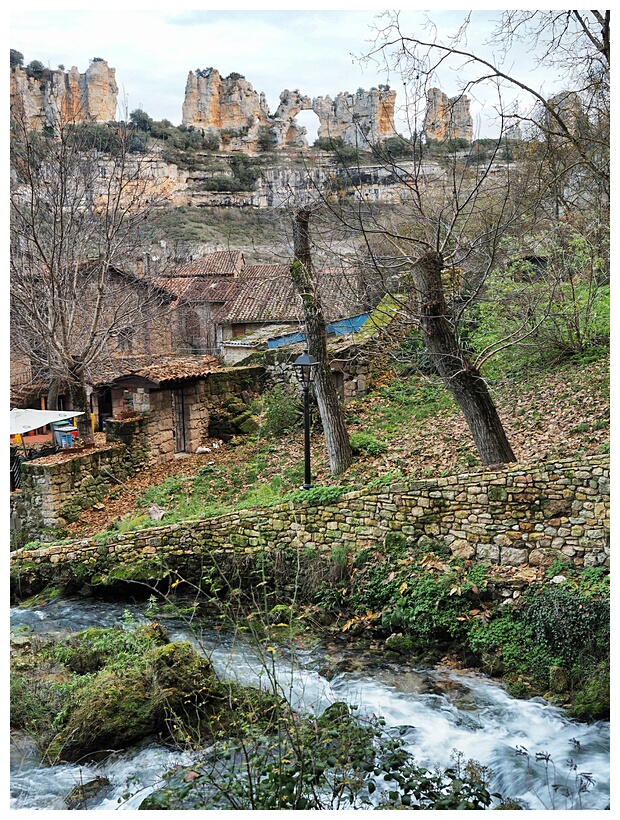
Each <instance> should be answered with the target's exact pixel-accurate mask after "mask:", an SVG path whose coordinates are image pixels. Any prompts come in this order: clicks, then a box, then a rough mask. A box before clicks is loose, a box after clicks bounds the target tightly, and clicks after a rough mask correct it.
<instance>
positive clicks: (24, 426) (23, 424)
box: [10, 409, 84, 436]
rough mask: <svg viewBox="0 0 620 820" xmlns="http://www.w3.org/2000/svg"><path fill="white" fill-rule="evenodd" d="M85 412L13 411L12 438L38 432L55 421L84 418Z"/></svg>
mask: <svg viewBox="0 0 620 820" xmlns="http://www.w3.org/2000/svg"><path fill="white" fill-rule="evenodd" d="M83 415H84V413H83V411H79V412H76V411H75V410H62V411H61V410H18V409H14V410H11V429H10V434H11V435H12V436H14V435H16V434H18V433H19V434H20V435H21V434H22V433H28V432H29V431H30V430H37V429H38V428H39V427H45V425H46V424H52V423H53V422H55V421H65V420H66V419H73V418H75V417H76V416H83Z"/></svg>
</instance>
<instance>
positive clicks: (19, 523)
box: [11, 418, 149, 547]
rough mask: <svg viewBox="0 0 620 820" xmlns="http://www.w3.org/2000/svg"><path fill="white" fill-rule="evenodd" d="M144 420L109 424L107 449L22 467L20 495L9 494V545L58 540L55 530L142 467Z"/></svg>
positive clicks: (65, 454)
mask: <svg viewBox="0 0 620 820" xmlns="http://www.w3.org/2000/svg"><path fill="white" fill-rule="evenodd" d="M144 425H145V421H144V419H142V418H136V419H131V420H126V421H122V422H113V421H112V420H110V421H109V422H108V430H107V437H108V440H109V444H108V446H107V447H106V448H105V449H98V450H95V451H91V452H89V451H88V450H86V451H81V450H77V449H76V451H75V453H73V452H65V453H63V454H62V456H63V458H62V460H55V458H56V457H55V456H47V457H46V458H40V459H35V460H33V461H25V462H23V463H22V468H21V470H22V487H21V490H18V491H16V492H13V493H11V546H12V547H15V546H20V545H23V544H24V543H26V542H27V541H28V540H30V539H37V540H39V541H46V540H47V541H51V540H57V539H58V530H62V529H63V528H64V527H66V526H67V524H68V523H70V522H72V521H75V520H77V518H78V516H79V515H80V513H81V511H82V510H86V509H89V508H91V507H93V506H95V505H96V504H98V503H99V502H101V500H102V499H103V498H104V497H105V495H106V494H107V493H108V491H109V490H110V489H111V488H112V487H113V486H114V485H115V484H118V483H119V482H121V481H123V480H125V479H126V478H127V477H129V476H131V475H134V474H135V473H136V472H137V470H139V469H140V468H141V467H142V466H143V465H144V463H145V459H146V454H147V452H148V447H149V444H148V440H147V439H146V437H145V431H144Z"/></svg>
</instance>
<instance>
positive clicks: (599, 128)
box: [324, 12, 609, 464]
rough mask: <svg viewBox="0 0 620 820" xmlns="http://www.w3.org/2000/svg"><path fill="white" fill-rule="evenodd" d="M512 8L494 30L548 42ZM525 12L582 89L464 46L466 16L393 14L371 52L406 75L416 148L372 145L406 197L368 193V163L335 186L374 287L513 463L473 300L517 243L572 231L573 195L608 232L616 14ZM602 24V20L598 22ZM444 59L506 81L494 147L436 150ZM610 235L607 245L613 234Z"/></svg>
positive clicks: (499, 87)
mask: <svg viewBox="0 0 620 820" xmlns="http://www.w3.org/2000/svg"><path fill="white" fill-rule="evenodd" d="M515 14H518V13H507V14H506V15H505V16H504V17H503V18H502V20H501V22H500V25H499V27H498V30H497V35H498V36H501V32H502V31H503V32H504V38H509V37H510V36H512V37H519V36H521V33H522V32H523V35H524V36H528V37H530V38H533V40H534V44H536V43H538V44H540V43H541V42H542V40H541V39H540V38H541V37H542V34H541V30H540V29H539V31H538V38H539V39H538V40H537V39H536V36H535V35H534V34H533V33H532V32H531V30H529V32H528V30H527V27H525V25H524V23H523V21H521V23H518V22H517V18H516V17H515V16H514V15H515ZM523 14H524V15H528V14H531V17H530V18H528V19H530V20H533V19H536V22H537V23H538V25H539V26H541V27H542V32H544V33H545V34H546V35H547V38H548V39H547V41H546V45H545V47H544V49H543V52H542V54H541V59H542V60H543V61H544V60H546V59H548V58H549V57H550V55H552V54H553V49H552V48H551V45H553V46H554V47H555V48H560V47H564V48H565V52H564V56H565V57H566V58H567V59H570V58H571V57H572V58H573V63H572V69H574V70H573V71H569V69H568V68H567V69H566V78H567V82H569V81H570V82H571V83H574V82H576V78H577V77H581V78H582V82H581V84H580V85H579V86H578V91H577V92H573V91H571V92H570V93H565V94H562V95H556V96H555V97H554V98H553V99H547V98H545V97H544V96H543V94H542V93H541V92H539V91H537V90H536V89H535V88H532V87H529V86H528V85H527V84H526V83H524V82H523V81H522V80H521V79H520V78H519V76H518V75H510V74H508V73H507V72H506V71H505V70H504V68H503V67H502V65H501V64H500V65H495V64H494V63H493V62H491V61H490V60H487V59H486V58H484V57H479V56H477V55H476V53H475V52H472V51H471V50H469V49H467V48H464V47H462V42H463V38H464V34H465V31H466V28H467V23H468V19H467V20H466V21H465V25H464V26H463V28H462V29H461V30H460V31H459V33H458V34H457V36H456V37H455V38H453V39H451V40H449V41H447V42H445V43H443V42H440V41H439V40H437V39H435V38H432V37H431V38H429V39H427V40H425V39H422V38H420V37H418V36H417V35H416V36H409V35H407V34H405V33H403V31H402V30H401V24H400V15H399V13H386V14H385V16H384V18H383V19H384V25H383V27H382V28H381V29H378V42H377V46H376V48H375V49H374V50H373V51H372V53H371V55H369V56H370V57H373V58H375V59H377V58H379V57H382V58H384V59H385V63H386V68H387V69H388V70H389V71H390V72H391V74H393V73H398V74H399V75H400V76H401V78H402V80H403V82H404V85H405V89H406V105H405V110H404V112H401V113H403V114H404V116H405V117H406V119H407V121H408V123H409V125H410V128H411V137H410V140H409V145H410V151H409V155H408V156H407V155H406V154H405V152H404V151H402V150H399V151H398V152H394V151H391V150H382V147H381V146H371V145H367V146H366V147H367V148H368V149H372V150H374V153H375V156H376V158H377V159H378V160H379V162H381V163H382V164H383V166H384V168H385V170H386V171H388V172H389V175H390V178H391V179H392V181H393V182H394V183H395V184H396V186H398V188H397V190H398V191H399V201H398V202H397V203H396V204H395V205H394V206H393V207H392V208H386V207H385V206H383V207H382V206H374V205H373V204H372V202H367V201H366V198H365V190H364V185H363V183H362V182H358V180H362V178H363V175H362V174H361V173H360V169H356V168H350V169H349V184H350V186H351V187H357V189H358V192H359V193H358V196H357V197H356V198H353V199H350V200H349V201H347V200H346V199H343V198H342V197H340V198H336V197H332V196H330V195H329V193H326V194H325V195H324V202H325V205H326V206H327V207H328V208H329V209H330V211H331V213H332V215H334V216H336V218H337V219H338V221H339V223H340V232H341V233H342V236H345V235H347V234H348V235H349V237H355V236H358V237H360V242H359V246H360V248H361V258H360V259H358V264H362V263H363V264H365V265H366V266H367V269H368V276H367V280H368V282H369V283H370V286H371V287H372V288H373V289H374V290H375V292H381V290H383V291H384V292H387V293H390V295H391V305H390V308H391V310H392V311H396V312H398V313H400V315H401V317H402V319H403V321H404V322H405V323H408V324H409V326H410V327H411V326H413V327H417V328H418V329H419V331H420V333H421V337H422V340H423V342H424V344H425V346H426V349H427V352H428V356H429V359H430V360H431V363H432V365H433V366H434V368H435V370H436V371H437V372H438V373H439V374H440V375H441V377H442V379H443V381H444V383H445V385H446V387H447V388H448V389H449V390H450V391H451V392H452V394H453V396H454V398H455V400H456V402H457V403H458V405H459V407H460V408H461V410H462V412H463V414H464V416H465V418H466V419H467V422H468V425H469V427H470V430H471V432H472V435H473V438H474V441H475V443H476V446H477V448H478V451H479V454H480V457H481V459H482V461H483V463H485V464H492V463H499V462H505V461H512V460H514V455H513V453H512V450H511V448H510V445H509V443H508V441H507V438H506V435H505V433H504V430H503V428H502V425H501V422H500V420H499V418H498V416H497V412H496V410H495V407H494V405H493V401H492V398H491V395H490V392H489V389H488V386H487V385H486V383H485V381H484V378H483V377H482V375H481V372H480V370H479V363H480V362H482V361H484V358H485V357H486V356H488V355H489V353H490V351H489V350H488V349H487V350H485V351H483V353H484V355H481V356H479V355H478V354H477V352H475V351H472V350H471V349H470V348H469V346H468V344H467V342H466V337H467V335H468V333H467V317H468V310H469V308H472V307H475V306H476V305H477V304H478V303H479V302H480V301H481V300H482V299H487V300H490V301H492V300H493V298H494V294H493V290H492V289H491V288H489V287H488V285H487V283H488V281H489V276H490V274H491V273H495V272H497V271H498V270H501V269H502V268H505V269H507V270H509V269H510V268H509V263H510V262H511V261H514V257H511V256H510V252H511V251H513V252H514V250H515V249H520V250H518V251H517V253H521V254H524V255H527V253H528V244H531V245H535V244H536V243H537V242H538V241H539V240H538V237H539V236H540V234H541V233H545V232H549V233H550V234H553V233H555V235H556V236H558V237H559V236H562V235H566V234H567V231H566V222H567V220H569V221H570V220H572V219H574V213H570V211H571V205H574V203H576V202H578V203H581V205H582V210H581V214H580V218H581V220H582V221H588V220H593V221H594V223H595V226H594V227H595V228H597V229H602V231H603V233H604V231H605V204H604V200H605V197H606V195H607V194H608V180H609V158H608V157H609V130H608V121H609V118H608V111H609V107H608V70H609V52H608V38H609V32H608V24H609V18H608V14H606V13H604V12H603V13H599V12H592V13H591V15H592V16H591V18H589V19H590V22H592V26H590V25H589V24H588V23H586V22H584V17H583V16H580V15H581V13H579V12H574V13H573V12H557V13H549V14H550V15H551V16H550V17H548V16H545V14H546V13H540V14H541V16H540V17H536V15H537V14H538V13H536V12H533V13H528V12H524V13H523ZM510 15H513V16H510ZM573 15H576V16H573ZM562 24H563V25H564V28H562V27H561V26H562ZM522 25H523V26H524V27H523V28H522V27H521V26H522ZM595 25H596V26H599V27H600V31H598V32H596V33H595V32H594V28H595ZM569 32H570V36H569ZM577 44H579V47H578V45H577ZM606 44H607V45H606ZM447 65H450V66H451V67H453V68H458V69H460V72H459V73H458V75H457V76H462V77H463V78H464V79H463V85H462V88H461V93H462V94H463V95H464V94H465V93H466V92H467V93H470V92H471V91H472V90H473V89H477V88H479V87H482V86H483V85H484V84H485V83H486V84H487V85H488V84H489V83H490V84H491V85H492V86H493V87H494V88H495V89H496V91H497V107H496V110H497V115H498V123H499V126H498V127H499V130H500V133H499V135H498V138H497V140H496V143H495V146H494V147H491V148H490V149H489V150H486V151H484V152H481V151H478V150H477V148H476V146H475V145H474V146H472V150H470V151H469V152H468V153H464V152H462V151H461V152H458V151H454V150H451V149H448V150H447V151H446V152H445V153H444V154H443V156H442V157H441V158H440V160H438V161H435V162H430V161H429V155H428V148H427V145H426V143H425V141H424V139H423V136H422V135H423V118H424V109H425V106H426V102H427V99H428V90H429V88H431V87H432V86H434V85H436V84H437V83H438V80H437V72H438V71H439V69H440V68H443V67H445V66H447ZM475 69H479V71H478V73H476V71H475ZM508 86H512V87H513V88H516V89H518V90H519V91H520V92H521V93H522V95H525V97H526V98H527V99H528V100H529V103H530V105H529V108H528V110H527V111H526V112H525V113H523V112H521V114H520V117H519V122H520V124H521V125H522V126H527V132H528V133H526V134H525V139H524V140H523V141H522V142H519V141H518V140H515V133H514V129H512V127H511V126H513V125H514V123H515V114H516V113H517V110H516V109H515V108H514V107H511V106H507V105H506V104H505V102H504V99H505V94H506V88H507V87H508ZM457 97H458V95H457ZM448 130H449V131H450V129H448ZM452 131H453V133H457V132H456V131H454V129H452ZM363 138H364V136H363V134H361V133H360V140H363ZM451 148H452V149H453V148H454V146H452V147H451ZM513 157H516V158H517V160H518V161H516V162H515V161H513ZM560 196H561V197H562V199H559V197H560ZM601 201H602V204H601ZM558 202H559V205H558ZM597 206H598V207H597ZM582 233H587V231H585V232H584V231H582ZM590 233H592V229H591V230H590ZM338 239H339V240H341V239H342V237H338ZM547 244H548V245H550V244H551V243H547ZM600 244H601V247H604V244H605V240H604V237H603V239H602V240H601V243H600ZM600 256H601V254H600V253H599V258H600ZM348 261H349V260H348ZM553 275H554V276H555V277H556V278H555V280H554V279H549V281H548V282H547V283H546V284H547V287H545V288H531V289H530V290H529V296H530V297H531V299H532V300H533V301H532V302H531V303H530V304H528V305H525V307H524V306H523V305H520V306H518V307H519V309H521V310H522V312H521V313H520V314H519V313H518V312H515V315H514V320H513V321H512V323H511V328H510V331H509V332H508V335H507V336H506V337H505V338H503V339H502V340H499V341H498V340H497V339H496V340H494V345H495V347H494V349H495V350H499V349H501V348H502V347H503V346H506V345H509V344H513V343H514V342H518V341H520V340H522V339H523V338H524V337H525V336H527V335H528V334H531V333H532V332H533V331H534V330H536V329H537V327H538V325H539V324H540V323H541V322H543V321H544V320H545V317H546V316H548V315H549V309H550V307H551V306H552V304H553V300H554V296H555V294H556V293H557V292H558V285H559V284H560V281H561V278H562V271H561V270H560V271H557V270H556V271H554V273H553ZM523 308H524V309H523Z"/></svg>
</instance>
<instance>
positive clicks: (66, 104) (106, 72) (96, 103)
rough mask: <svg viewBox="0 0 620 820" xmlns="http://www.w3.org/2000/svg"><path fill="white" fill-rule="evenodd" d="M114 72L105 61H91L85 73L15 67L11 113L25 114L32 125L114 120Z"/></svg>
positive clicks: (41, 125) (72, 70)
mask: <svg viewBox="0 0 620 820" xmlns="http://www.w3.org/2000/svg"><path fill="white" fill-rule="evenodd" d="M115 75H116V71H115V69H114V68H110V66H109V65H108V64H107V63H106V61H105V60H100V59H97V60H93V61H92V62H91V64H90V65H89V67H88V68H87V70H86V71H85V73H84V74H80V72H79V71H78V69H77V68H76V67H75V66H73V67H72V68H71V70H70V71H62V70H60V69H58V70H57V71H52V70H51V69H43V71H42V72H41V73H40V75H34V74H33V73H32V72H30V71H28V70H27V69H24V68H21V66H16V67H15V68H13V69H12V70H11V82H10V94H11V113H12V115H14V116H17V117H24V118H25V119H26V120H27V122H28V123H29V124H30V126H31V127H32V128H35V129H41V128H43V127H44V126H46V125H51V126H52V127H54V126H56V125H57V123H58V122H59V120H61V121H64V122H110V121H114V120H116V105H117V99H118V86H117V85H116V76H115Z"/></svg>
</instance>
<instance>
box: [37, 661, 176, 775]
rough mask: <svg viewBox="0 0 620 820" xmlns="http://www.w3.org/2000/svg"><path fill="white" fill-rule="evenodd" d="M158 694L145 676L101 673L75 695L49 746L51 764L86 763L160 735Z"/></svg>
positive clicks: (132, 672) (134, 672)
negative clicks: (101, 753) (84, 761)
mask: <svg viewBox="0 0 620 820" xmlns="http://www.w3.org/2000/svg"><path fill="white" fill-rule="evenodd" d="M155 695H156V692H155V690H154V687H153V684H152V681H151V680H150V679H149V677H148V676H147V675H146V674H145V673H144V671H141V670H136V669H125V670H122V671H121V670H116V669H114V670H103V671H101V672H99V673H98V674H96V675H95V676H93V677H92V678H89V680H88V681H87V682H86V683H85V684H84V685H83V686H81V687H80V688H79V690H78V691H77V692H76V693H75V694H74V697H73V698H72V702H71V703H70V704H68V706H67V710H66V712H67V717H66V722H65V725H64V727H63V728H62V729H61V730H60V731H59V732H58V733H57V735H56V736H55V737H54V739H53V740H52V742H51V743H50V745H49V747H48V749H47V750H46V755H45V756H46V758H47V759H48V761H49V762H50V763H58V762H59V761H62V760H65V761H81V760H85V759H88V758H89V757H92V756H94V755H96V754H97V753H98V752H102V751H104V750H111V749H123V748H125V747H126V746H129V745H131V744H132V743H137V742H138V741H139V740H142V739H143V738H144V737H148V736H149V735H151V734H154V733H156V732H157V730H158V729H159V728H160V723H159V721H158V715H157V712H156V709H155V698H154V696H155Z"/></svg>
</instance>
